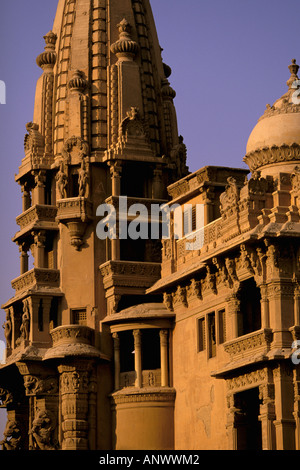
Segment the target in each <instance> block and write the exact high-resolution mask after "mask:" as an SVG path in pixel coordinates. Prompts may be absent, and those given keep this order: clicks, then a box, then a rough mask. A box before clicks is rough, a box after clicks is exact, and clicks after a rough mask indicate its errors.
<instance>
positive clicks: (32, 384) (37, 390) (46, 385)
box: [24, 375, 58, 396]
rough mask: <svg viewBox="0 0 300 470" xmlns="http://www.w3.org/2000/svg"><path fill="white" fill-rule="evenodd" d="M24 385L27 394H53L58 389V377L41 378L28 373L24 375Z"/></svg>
mask: <svg viewBox="0 0 300 470" xmlns="http://www.w3.org/2000/svg"><path fill="white" fill-rule="evenodd" d="M24 386H25V390H26V395H27V396H36V395H53V394H55V393H57V391H58V382H57V378H56V377H47V378H40V377H36V376H33V375H27V376H25V377H24Z"/></svg>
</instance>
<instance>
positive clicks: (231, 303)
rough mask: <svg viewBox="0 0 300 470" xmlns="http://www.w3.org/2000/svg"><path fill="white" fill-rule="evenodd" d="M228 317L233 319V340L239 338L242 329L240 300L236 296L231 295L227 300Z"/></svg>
mask: <svg viewBox="0 0 300 470" xmlns="http://www.w3.org/2000/svg"><path fill="white" fill-rule="evenodd" d="M226 300H227V306H228V315H229V318H230V319H231V336H232V337H231V339H235V338H238V336H239V329H240V328H239V327H240V325H239V324H240V300H239V299H238V297H237V295H236V294H232V295H230V296H229V297H228V298H227V299H226Z"/></svg>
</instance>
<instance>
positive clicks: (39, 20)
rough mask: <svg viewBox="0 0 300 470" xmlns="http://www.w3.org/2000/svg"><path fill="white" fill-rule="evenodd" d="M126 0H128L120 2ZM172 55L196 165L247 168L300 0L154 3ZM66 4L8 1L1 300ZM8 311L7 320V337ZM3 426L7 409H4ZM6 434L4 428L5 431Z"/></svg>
mask: <svg viewBox="0 0 300 470" xmlns="http://www.w3.org/2000/svg"><path fill="white" fill-rule="evenodd" d="M120 1H122V0H120ZM151 4H152V8H153V13H154V17H155V20H156V26H157V30H158V36H159V40H160V44H161V47H162V48H163V49H164V51H163V59H164V61H165V62H166V63H167V64H168V65H170V66H171V68H172V70H173V73H172V75H171V77H170V82H171V85H172V87H173V88H174V89H175V90H176V93H177V97H176V99H175V105H176V109H177V115H178V123H179V132H180V134H182V135H183V137H184V140H185V143H186V145H187V149H188V163H189V166H190V170H191V171H195V170H197V169H199V168H200V167H202V166H205V165H222V166H234V167H241V168H245V167H246V166H245V164H244V163H243V157H244V155H245V149H246V144H247V139H248V137H249V135H250V133H251V130H252V129H253V127H254V126H255V124H256V122H257V119H258V118H259V117H260V116H261V115H262V113H263V112H264V109H265V106H266V104H267V103H270V104H273V102H274V101H275V100H276V99H277V98H279V97H280V96H281V95H283V94H284V93H285V91H286V90H287V87H286V81H287V80H288V78H289V70H288V65H289V64H290V62H291V59H293V58H295V59H297V61H298V63H299V64H300V41H299V39H300V37H299V36H300V33H299V14H300V2H299V0H185V1H183V0H152V1H151ZM56 6H57V0H26V1H24V0H9V1H7V0H0V44H1V49H0V80H3V81H5V83H6V87H7V97H6V101H7V104H6V105H0V124H1V125H0V152H1V153H0V159H1V172H0V183H1V184H0V197H1V207H0V211H1V212H0V217H1V218H0V220H1V234H0V241H1V244H0V250H1V265H0V266H1V267H0V303H1V304H2V303H4V302H6V301H7V300H8V299H9V298H10V297H11V296H12V295H13V291H12V289H11V287H10V281H11V280H12V279H13V278H15V277H17V276H18V275H19V254H18V249H17V247H15V246H14V244H13V243H12V242H11V237H12V236H13V235H14V234H15V232H16V231H17V226H16V223H15V218H16V216H17V215H18V214H19V213H20V212H21V191H20V188H19V186H18V185H17V184H16V183H15V182H14V174H15V173H17V172H18V166H19V164H20V162H21V159H22V158H23V140H24V135H25V133H26V129H25V125H26V123H27V122H29V121H31V120H32V115H33V103H34V94H35V84H36V80H37V78H38V77H39V75H40V74H41V70H40V69H39V68H38V67H37V65H36V62H35V60H36V57H37V55H38V54H39V53H40V52H42V51H43V49H44V40H43V36H44V35H45V34H46V33H47V32H48V31H49V30H50V29H51V28H52V24H53V19H54V15H55V10H56ZM3 322H4V312H2V313H1V316H0V339H3V330H2V328H1V326H2V324H3ZM0 431H1V414H0ZM0 434H1V433H0Z"/></svg>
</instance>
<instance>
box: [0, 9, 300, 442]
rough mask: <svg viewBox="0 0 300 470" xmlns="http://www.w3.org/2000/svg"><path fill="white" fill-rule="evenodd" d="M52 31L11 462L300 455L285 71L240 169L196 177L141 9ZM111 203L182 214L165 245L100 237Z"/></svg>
mask: <svg viewBox="0 0 300 470" xmlns="http://www.w3.org/2000/svg"><path fill="white" fill-rule="evenodd" d="M44 39H45V49H44V51H41V54H40V55H39V56H38V57H37V64H38V66H39V67H40V68H41V76H40V78H39V80H38V82H37V85H36V98H35V103H34V113H33V122H30V123H28V124H27V125H26V135H25V140H24V158H23V160H22V161H21V162H20V166H19V170H18V174H17V175H16V183H18V184H19V185H20V189H21V193H22V200H23V211H22V213H21V214H20V215H19V216H18V217H17V219H16V220H17V224H18V226H19V230H18V232H17V233H16V234H15V236H14V238H13V241H14V242H15V243H16V244H17V245H18V247H19V251H20V273H19V276H18V277H16V278H15V279H14V280H13V281H12V287H13V288H14V290H15V294H14V297H13V298H11V299H10V300H7V301H6V302H5V303H4V304H3V305H2V308H3V310H4V312H3V317H2V318H3V319H4V322H5V324H4V327H5V337H6V363H5V364H4V365H2V366H0V407H2V408H6V409H7V425H6V429H5V432H4V436H3V438H2V437H1V438H0V439H1V445H2V447H3V450H19V449H24V450H173V449H174V450H182V449H184V450H249V449H250V450H260V449H262V450H293V449H300V372H299V370H300V369H299V366H298V364H299V362H300V360H298V352H297V351H298V349H300V347H298V342H297V341H298V340H299V345H300V249H299V237H300V213H299V209H300V106H299V103H300V100H299V99H298V97H297V96H298V88H299V84H300V82H298V80H299V79H298V76H297V74H298V69H299V67H298V65H297V64H296V61H295V60H293V61H292V63H291V65H290V66H289V70H290V74H288V70H287V78H288V76H289V75H290V78H289V79H288V81H287V90H284V87H285V84H283V93H284V91H286V93H285V94H284V95H283V96H282V97H281V98H279V99H278V100H277V101H276V102H275V103H274V104H273V105H272V106H270V105H268V106H267V108H266V110H265V112H264V114H263V115H262V117H261V118H260V119H259V121H258V123H257V125H256V126H255V128H254V129H253V132H252V133H251V135H250V137H249V140H248V144H247V153H246V155H245V156H244V161H245V162H246V163H247V165H248V166H249V171H248V170H244V169H240V168H229V167H221V166H220V167H219V166H218V167H217V166H205V167H203V168H201V169H199V170H198V171H196V172H195V173H190V172H189V169H188V166H187V165H188V161H187V151H186V147H185V144H184V140H183V138H182V137H181V136H180V135H179V132H178V128H177V119H176V111H175V107H174V102H173V100H174V98H175V95H176V93H175V91H174V90H173V89H172V87H171V84H170V82H171V78H170V77H171V68H170V67H169V66H168V65H166V64H165V63H164V62H163V59H162V49H161V47H160V44H159V41H158V38H157V34H156V29H155V23H154V19H153V16H152V12H151V6H150V2H149V0H122V1H120V0H59V1H58V6H57V13H56V17H55V21H54V25H53V28H52V30H51V31H50V32H49V33H48V34H46V35H45V36H44ZM242 158H243V157H242ZM120 196H123V197H125V196H126V197H127V204H128V207H129V208H130V207H132V206H134V205H136V204H143V205H144V206H145V207H146V208H147V209H150V208H151V205H152V204H159V205H160V206H162V205H170V206H172V205H175V204H176V205H178V206H179V207H180V208H182V209H181V211H182V218H183V220H184V222H186V221H188V223H184V224H183V225H184V228H185V231H184V233H183V234H182V236H181V237H180V238H177V237H176V235H175V229H174V227H175V224H174V220H173V219H172V218H171V224H170V237H168V238H164V239H162V240H160V239H154V238H153V239H151V237H150V238H149V239H130V238H126V239H125V238H124V239H123V238H121V237H118V236H117V235H118V233H117V234H116V236H115V237H111V238H107V239H100V238H99V237H98V236H97V233H96V227H97V224H98V223H99V220H100V219H99V217H97V208H98V207H99V206H100V205H101V204H109V205H111V206H113V207H114V209H115V211H116V214H117V218H118V219H120V220H121V211H120V210H119V209H120V208H119V204H120ZM187 204H189V205H191V206H192V208H193V210H192V212H191V214H192V215H191V217H190V219H189V217H188V216H186V213H185V206H186V205H187ZM197 205H201V207H203V208H204V226H203V227H202V228H201V229H200V230H199V228H198V227H197V223H196V222H197V221H196V214H197V211H196V207H197ZM194 209H195V210H194ZM150 214H151V212H150V210H149V221H148V222H149V224H150V223H151V220H150ZM133 219H134V217H133ZM130 220H131V219H129V220H128V221H127V223H129V222H130ZM191 240H192V241H193V242H194V245H193V249H192V250H191V249H189V247H188V245H187V244H188V243H190V241H191ZM4 301H5V299H4Z"/></svg>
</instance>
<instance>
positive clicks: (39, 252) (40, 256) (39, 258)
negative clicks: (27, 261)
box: [32, 230, 46, 268]
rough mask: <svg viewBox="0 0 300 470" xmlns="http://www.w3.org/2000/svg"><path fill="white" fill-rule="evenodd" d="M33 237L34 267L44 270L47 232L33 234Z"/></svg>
mask: <svg viewBox="0 0 300 470" xmlns="http://www.w3.org/2000/svg"><path fill="white" fill-rule="evenodd" d="M32 235H33V237H34V267H35V268H44V266H45V243H46V232H45V231H44V230H41V231H40V232H38V233H35V232H33V234H32Z"/></svg>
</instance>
